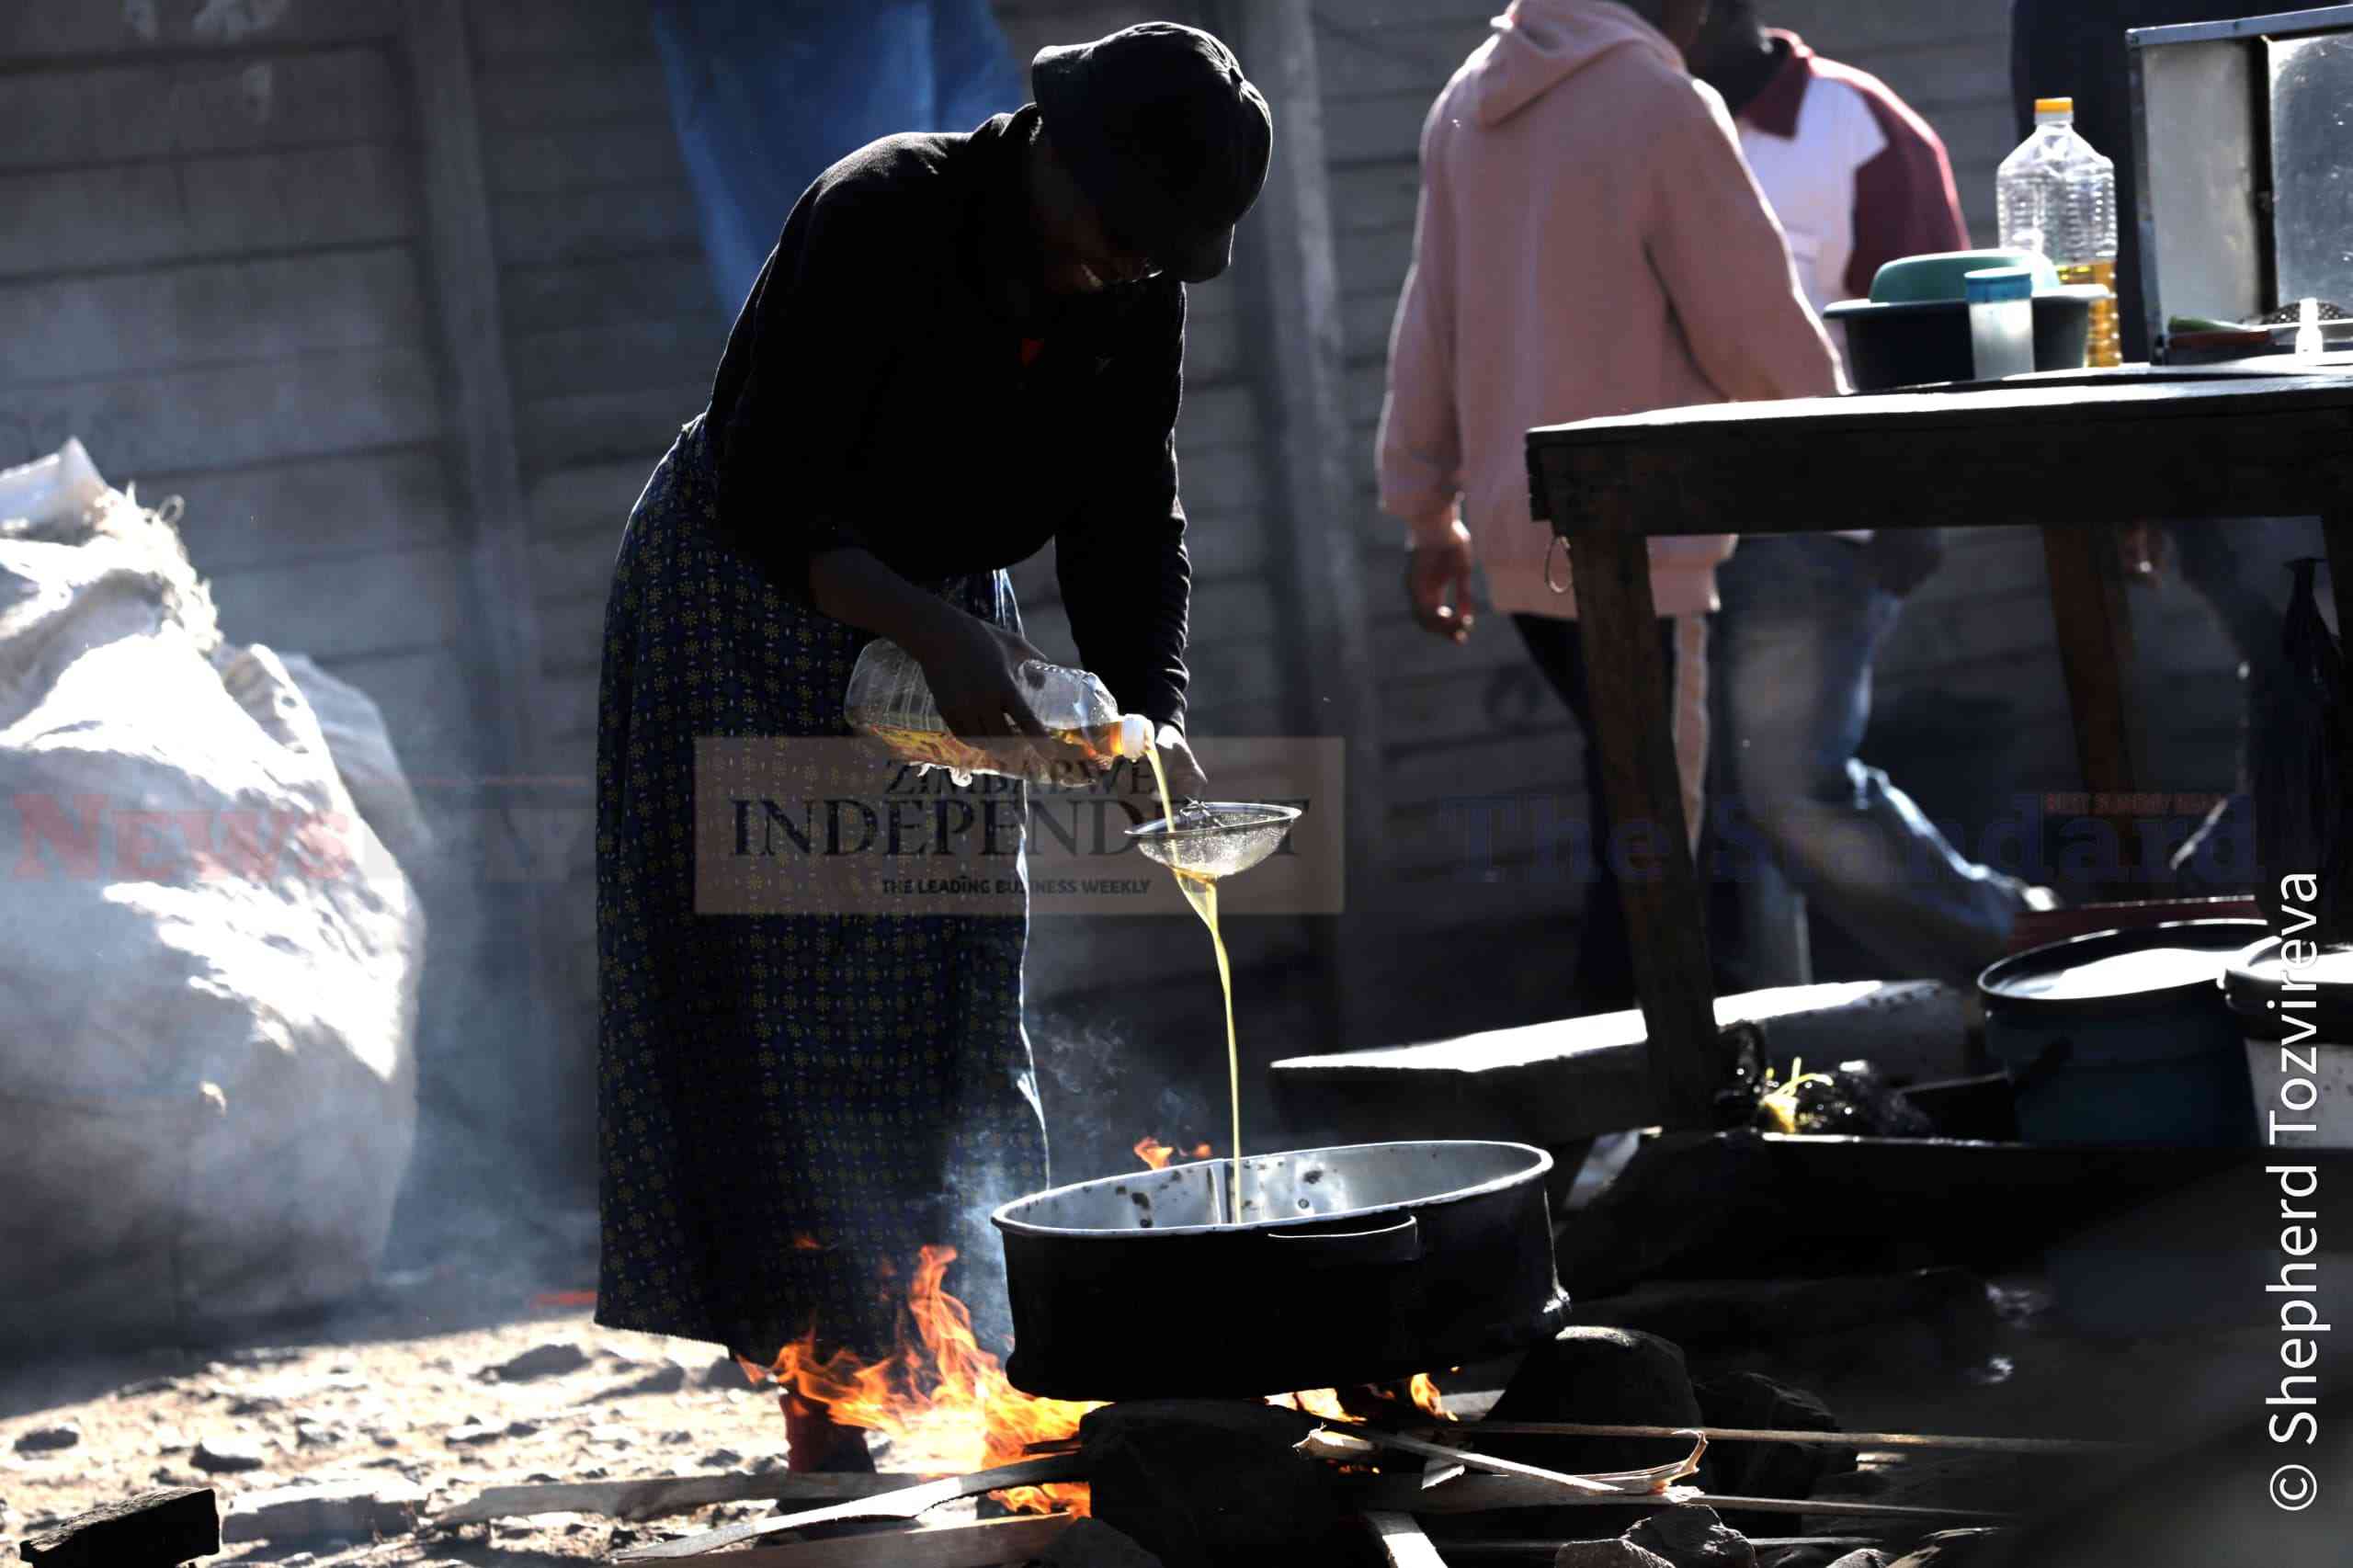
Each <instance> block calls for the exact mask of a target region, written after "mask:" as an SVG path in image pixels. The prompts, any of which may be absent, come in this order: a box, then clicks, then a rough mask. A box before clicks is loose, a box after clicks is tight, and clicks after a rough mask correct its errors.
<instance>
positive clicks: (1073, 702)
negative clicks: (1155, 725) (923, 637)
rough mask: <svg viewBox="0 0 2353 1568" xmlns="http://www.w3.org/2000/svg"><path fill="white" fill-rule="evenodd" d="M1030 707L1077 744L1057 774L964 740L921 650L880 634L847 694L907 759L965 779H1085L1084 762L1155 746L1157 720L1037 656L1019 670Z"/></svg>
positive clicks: (851, 718) (873, 730)
mask: <svg viewBox="0 0 2353 1568" xmlns="http://www.w3.org/2000/svg"><path fill="white" fill-rule="evenodd" d="M1016 674H1017V677H1018V678H1019V680H1020V682H1021V684H1022V687H1023V688H1024V695H1025V696H1027V697H1028V698H1029V710H1030V711H1031V712H1033V713H1035V714H1036V715H1037V716H1038V720H1039V722H1040V723H1041V724H1043V725H1044V726H1045V727H1046V730H1047V732H1048V733H1050V734H1051V735H1052V736H1053V737H1054V738H1055V739H1056V740H1059V741H1062V742H1063V743H1065V744H1069V745H1071V746H1074V747H1075V748H1076V749H1077V751H1078V753H1079V754H1080V756H1079V758H1077V759H1073V760H1072V761H1071V762H1070V763H1066V764H1064V765H1063V766H1061V767H1054V768H1053V769H1052V770H1051V772H1046V773H1040V772H1037V771H1034V770H1030V771H1016V770H1015V769H1013V768H1011V767H1006V766H1005V765H1004V764H1003V763H1002V762H1001V761H1000V760H998V759H996V758H995V757H992V756H990V755H989V754H988V753H987V752H984V751H983V750H982V749H980V748H979V747H977V746H974V745H972V744H968V743H966V742H964V741H962V740H961V739H959V738H958V737H957V735H956V733H955V732H954V731H952V730H950V729H949V727H948V722H947V721H946V720H945V719H943V718H941V717H940V714H939V704H938V702H937V701H935V700H934V699H933V698H932V695H931V684H930V683H929V682H928V681H926V679H925V678H924V674H923V666H922V665H919V664H917V663H916V662H915V655H913V654H912V653H908V652H907V651H906V650H905V649H904V648H902V647H900V646H899V645H898V644H897V643H895V642H886V641H884V640H883V639H881V638H877V639H875V640H874V641H873V642H870V643H868V644H867V645H866V647H865V649H864V650H863V651H862V652H860V653H859V654H858V663H857V665H854V666H853V667H852V668H851V670H850V675H849V687H848V689H847V691H846V692H845V693H844V694H843V698H842V708H843V716H844V717H845V718H846V719H847V721H848V723H849V727H850V728H851V729H853V730H855V731H857V732H858V733H860V734H864V735H870V736H872V737H873V738H874V739H876V740H878V741H880V742H881V743H882V744H883V746H884V748H885V749H886V750H888V751H889V752H890V754H891V755H892V756H894V757H897V758H898V759H899V760H900V761H902V762H911V763H915V764H916V765H917V766H919V767H944V768H946V769H948V770H949V777H951V778H954V779H955V781H956V782H957V783H958V784H959V785H963V784H969V783H971V782H972V775H973V774H975V773H992V774H997V775H1000V776H1004V777H1008V778H1027V779H1029V781H1030V782H1031V783H1033V784H1059V785H1064V786H1070V785H1077V784H1084V783H1086V782H1088V781H1089V778H1090V777H1091V776H1090V775H1088V774H1087V773H1086V772H1085V771H1084V769H1083V763H1085V762H1093V763H1097V764H1100V765H1105V766H1108V763H1109V762H1110V761H1111V760H1112V759H1115V758H1118V757H1123V756H1124V757H1133V756H1142V754H1143V753H1144V752H1145V751H1146V750H1147V749H1148V748H1149V747H1150V745H1151V744H1152V724H1151V722H1150V721H1149V720H1146V719H1143V718H1141V717H1138V716H1137V715H1135V714H1126V715H1122V714H1121V713H1120V709H1119V705H1118V704H1117V703H1116V702H1114V701H1113V700H1112V698H1111V693H1110V691H1109V689H1108V687H1105V686H1104V684H1103V683H1102V682H1101V681H1100V680H1098V679H1097V678H1096V677H1095V676H1093V675H1092V674H1090V673H1088V672H1087V671H1086V670H1074V669H1065V668H1063V666H1062V665H1049V664H1046V663H1043V662H1042V661H1040V660H1035V659H1032V660H1030V661H1029V662H1028V663H1026V664H1024V665H1021V667H1020V668H1019V670H1017V672H1016Z"/></svg>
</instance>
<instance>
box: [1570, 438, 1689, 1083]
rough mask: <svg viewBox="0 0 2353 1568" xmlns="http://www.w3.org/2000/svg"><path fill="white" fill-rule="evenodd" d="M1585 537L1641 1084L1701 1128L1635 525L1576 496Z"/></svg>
mask: <svg viewBox="0 0 2353 1568" xmlns="http://www.w3.org/2000/svg"><path fill="white" fill-rule="evenodd" d="M1538 472H1539V473H1540V477H1541V482H1542V483H1543V485H1544V487H1545V489H1546V491H1547V492H1548V494H1549V496H1550V499H1551V506H1552V512H1553V514H1554V515H1556V516H1561V517H1566V516H1569V515H1571V512H1570V508H1571V506H1572V505H1573V503H1572V502H1571V500H1570V499H1569V493H1568V492H1567V491H1566V490H1565V489H1564V487H1563V483H1562V474H1561V470H1560V469H1559V468H1558V467H1556V466H1554V465H1552V464H1550V463H1546V464H1544V465H1542V466H1541V467H1540V469H1539V470H1538ZM1574 506H1577V507H1578V508H1579V509H1580V511H1581V512H1582V515H1583V517H1585V519H1586V527H1585V528H1584V529H1583V530H1581V531H1580V532H1579V533H1578V534H1576V535H1574V536H1572V537H1571V539H1570V541H1569V551H1570V568H1571V571H1572V573H1573V574H1574V578H1575V581H1576V585H1577V614H1578V617H1579V619H1580V620H1581V621H1582V622H1583V626H1584V632H1585V637H1584V642H1585V650H1586V662H1587V667H1588V669H1589V670H1590V671H1591V677H1592V679H1591V686H1592V693H1593V702H1594V733H1595V739H1596V742H1597V750H1598V752H1599V756H1597V757H1596V758H1594V759H1592V760H1593V761H1594V762H1596V763H1597V764H1598V766H1597V767H1596V768H1594V771H1596V772H1597V773H1598V774H1599V775H1600V783H1601V784H1602V786H1603V788H1604V789H1605V790H1607V791H1608V799H1609V808H1610V814H1611V816H1612V818H1613V819H1614V820H1615V822H1616V824H1617V826H1618V829H1619V831H1620V832H1621V833H1622V832H1631V831H1636V830H1637V829H1638V828H1639V827H1640V826H1642V825H1643V824H1647V826H1648V830H1649V834H1650V837H1651V847H1652V855H1651V857H1650V862H1651V864H1650V865H1649V866H1647V867H1645V866H1643V865H1640V864H1637V866H1636V868H1635V869H1636V874H1635V875H1632V876H1629V877H1625V878H1622V879H1620V885H1621V887H1622V890H1623V895H1624V900H1625V908H1626V928H1627V934H1628V938H1629V941H1630V942H1631V947H1632V950H1633V955H1634V983H1635V989H1636V992H1637V994H1639V995H1640V996H1641V997H1642V1003H1643V1018H1644V1020H1645V1021H1646V1023H1647V1026H1648V1028H1649V1039H1650V1042H1651V1043H1650V1060H1651V1077H1652V1082H1653V1085H1654V1090H1655V1094H1656V1097H1657V1101H1658V1104H1659V1105H1660V1106H1661V1107H1662V1108H1663V1109H1664V1111H1665V1114H1666V1115H1667V1116H1668V1117H1670V1118H1671V1119H1672V1120H1673V1121H1674V1122H1675V1123H1677V1124H1679V1125H1686V1126H1694V1127H1699V1126H1706V1125H1709V1122H1710V1119H1711V1114H1712V1105H1713V1101H1714V1096H1715V1091H1716V1089H1717V1087H1718V1086H1719V1084H1720V1082H1721V1073H1720V1063H1719V1062H1718V1061H1717V1044H1716V1030H1715V1020H1714V1017H1713V1016H1712V1014H1711V1003H1712V1001H1713V998H1714V989H1713V979H1712V973H1713V971H1712V970H1711V966H1710V963H1709V958H1708V928H1707V920H1706V918H1705V910H1704V906H1703V905H1702V903H1701V901H1700V895H1699V878H1698V875H1697V873H1696V871H1695V869H1694V868H1693V866H1692V863H1691V846H1690V842H1689V839H1688V835H1687V831H1686V828H1685V824H1684V820H1683V790H1682V784H1681V779H1680V777H1679V775H1678V773H1677V768H1676V762H1675V740H1674V737H1673V735H1672V734H1670V733H1668V730H1667V727H1666V725H1665V724H1664V723H1662V722H1660V717H1659V716H1660V715H1661V714H1662V713H1664V712H1665V710H1666V679H1665V670H1664V669H1663V668H1662V667H1661V666H1662V663H1663V655H1662V652H1661V650H1660V648H1659V642H1658V638H1657V636H1656V634H1655V633H1654V631H1653V628H1654V626H1655V625H1656V623H1657V619H1658V611H1657V608H1656V607H1655V605H1654V603H1653V601H1652V599H1651V574H1650V556H1649V551H1648V550H1647V549H1646V548H1645V541H1644V540H1643V537H1642V534H1641V531H1640V518H1639V517H1637V516H1636V515H1635V512H1634V509H1633V508H1632V507H1631V506H1630V505H1628V504H1627V503H1626V501H1625V499H1624V498H1623V493H1621V494H1620V495H1612V496H1599V495H1590V494H1588V495H1581V496H1578V497H1577V498H1576V501H1575V502H1574Z"/></svg>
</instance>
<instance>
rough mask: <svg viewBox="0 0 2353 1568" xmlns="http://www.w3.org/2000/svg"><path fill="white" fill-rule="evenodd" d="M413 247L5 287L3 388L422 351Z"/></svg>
mask: <svg viewBox="0 0 2353 1568" xmlns="http://www.w3.org/2000/svg"><path fill="white" fill-rule="evenodd" d="M424 335H425V301H424V295H423V291H422V289H421V287H420V280H419V278H418V277H417V271H416V260H415V256H413V255H411V254H410V252H409V251H408V250H407V249H406V248H405V247H387V248H385V249H381V250H363V251H335V252H332V253H329V254H326V255H323V256H290V257H277V258H271V259H267V260H259V261H237V262H207V263H203V264H200V265H198V266H193V267H172V268H168V269H165V270H160V271H142V272H133V273H123V274H117V275H112V276H108V277H101V278H58V279H54V280H51V281H45V282H40V283H21V284H16V285H13V286H0V385H10V384H15V385H25V384H29V383H37V382H41V381H93V380H96V379H97V378H99V377H102V376H119V375H125V374H129V373H132V372H147V371H156V370H175V369H181V368H183V367H187V366H191V365H202V364H213V365H219V364H224V363H229V362H233V361H239V360H259V359H279V358H290V357H291V356H293V355H297V354H315V353H324V352H331V351H334V350H336V349H363V348H381V347H392V346H397V345H405V344H414V343H416V342H418V341H420V340H421V339H422V338H423V337H424Z"/></svg>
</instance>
